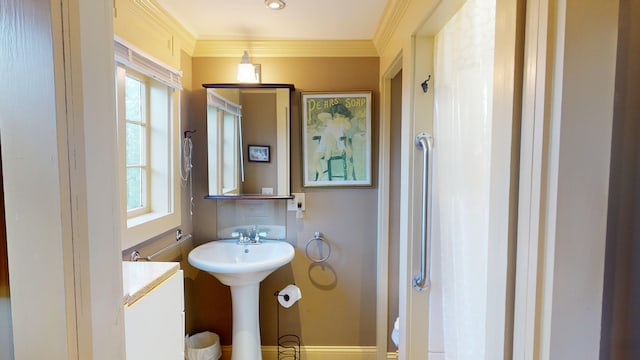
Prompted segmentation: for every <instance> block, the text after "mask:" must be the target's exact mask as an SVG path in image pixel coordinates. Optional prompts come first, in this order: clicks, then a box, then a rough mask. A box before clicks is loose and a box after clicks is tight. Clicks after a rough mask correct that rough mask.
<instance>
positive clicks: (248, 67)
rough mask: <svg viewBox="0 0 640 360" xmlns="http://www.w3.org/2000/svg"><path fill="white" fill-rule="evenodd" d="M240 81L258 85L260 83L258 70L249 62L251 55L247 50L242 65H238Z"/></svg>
mask: <svg viewBox="0 0 640 360" xmlns="http://www.w3.org/2000/svg"><path fill="white" fill-rule="evenodd" d="M238 81H239V82H242V83H257V82H258V81H259V79H258V75H257V73H256V68H255V66H253V64H252V63H251V61H250V60H249V53H247V51H246V50H245V51H244V54H243V55H242V60H241V61H240V64H238Z"/></svg>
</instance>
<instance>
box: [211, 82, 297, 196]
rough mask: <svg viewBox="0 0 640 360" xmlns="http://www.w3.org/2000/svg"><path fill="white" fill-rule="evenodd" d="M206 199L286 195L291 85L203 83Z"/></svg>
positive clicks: (288, 178)
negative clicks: (205, 133)
mask: <svg viewBox="0 0 640 360" xmlns="http://www.w3.org/2000/svg"><path fill="white" fill-rule="evenodd" d="M203 87H205V88H206V91H207V152H208V178H209V184H208V186H209V191H208V193H209V195H208V196H206V198H210V199H220V198H224V199H228V198H233V197H240V198H282V197H285V198H289V197H290V195H291V194H290V191H291V190H290V176H289V168H290V160H289V159H290V157H289V156H290V154H289V149H290V145H289V144H290V140H289V139H290V136H289V132H290V109H291V92H292V91H294V87H293V85H288V84H203Z"/></svg>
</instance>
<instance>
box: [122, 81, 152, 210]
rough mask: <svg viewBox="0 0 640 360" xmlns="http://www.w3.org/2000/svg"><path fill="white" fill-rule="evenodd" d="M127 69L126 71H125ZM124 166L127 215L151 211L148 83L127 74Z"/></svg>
mask: <svg viewBox="0 0 640 360" xmlns="http://www.w3.org/2000/svg"><path fill="white" fill-rule="evenodd" d="M125 71H126V70H125ZM124 98H125V121H126V124H125V159H126V161H125V167H126V178H127V182H126V187H127V191H126V194H127V201H126V202H127V218H129V217H133V216H136V215H141V214H144V213H147V212H149V207H148V205H149V198H148V196H147V194H148V191H147V190H148V188H149V184H148V183H147V179H148V178H149V175H148V174H149V166H148V163H149V160H148V153H149V152H148V151H147V144H148V143H149V139H148V136H149V130H148V127H147V125H148V121H147V113H148V112H147V109H146V104H147V84H146V82H145V81H144V80H141V79H139V78H138V77H134V76H132V75H129V74H127V75H126V76H125V93H124Z"/></svg>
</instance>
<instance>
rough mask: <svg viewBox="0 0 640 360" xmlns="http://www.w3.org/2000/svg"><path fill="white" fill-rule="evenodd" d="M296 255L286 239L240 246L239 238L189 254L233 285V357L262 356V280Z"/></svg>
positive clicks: (244, 359) (240, 359) (197, 263)
mask: <svg viewBox="0 0 640 360" xmlns="http://www.w3.org/2000/svg"><path fill="white" fill-rule="evenodd" d="M293 255H294V249H293V246H291V244H289V243H288V242H285V241H278V240H262V242H261V243H260V244H257V245H240V244H238V240H237V239H231V240H216V241H212V242H209V243H206V244H203V245H200V246H198V247H196V248H195V249H193V250H191V252H190V253H189V263H190V264H191V265H193V266H195V267H196V268H198V269H200V270H203V271H206V272H208V273H209V274H211V275H213V276H215V277H216V278H217V279H218V280H220V282H222V283H223V284H225V285H228V286H229V287H230V288H231V304H232V311H233V335H232V345H231V360H261V359H262V353H261V350H260V345H261V342H260V324H259V314H258V309H259V301H258V297H259V294H260V291H259V289H260V282H261V281H262V280H264V278H266V277H267V276H268V275H269V274H271V273H272V272H273V271H274V270H276V269H277V268H279V267H281V266H283V265H285V264H288V263H289V262H290V261H291V260H292V259H293Z"/></svg>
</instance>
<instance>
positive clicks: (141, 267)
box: [122, 261, 180, 305]
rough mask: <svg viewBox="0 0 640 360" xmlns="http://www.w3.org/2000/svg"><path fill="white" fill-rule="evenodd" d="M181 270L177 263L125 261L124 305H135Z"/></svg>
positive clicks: (123, 273) (123, 266)
mask: <svg viewBox="0 0 640 360" xmlns="http://www.w3.org/2000/svg"><path fill="white" fill-rule="evenodd" d="M179 269H180V263H177V262H156V261H123V262H122V287H123V298H122V302H123V304H124V305H131V304H133V303H134V302H136V301H137V300H138V299H140V298H141V297H143V296H144V295H145V294H146V293H148V292H149V291H150V290H151V289H153V288H155V287H156V286H158V284H160V283H162V282H163V281H165V280H166V279H168V278H169V277H171V275H173V274H174V273H175V272H176V271H178V270H179Z"/></svg>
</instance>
